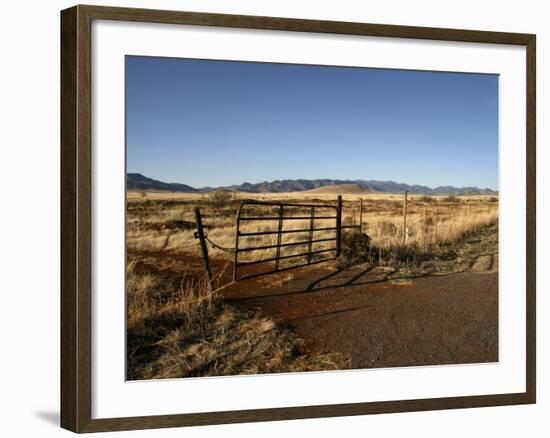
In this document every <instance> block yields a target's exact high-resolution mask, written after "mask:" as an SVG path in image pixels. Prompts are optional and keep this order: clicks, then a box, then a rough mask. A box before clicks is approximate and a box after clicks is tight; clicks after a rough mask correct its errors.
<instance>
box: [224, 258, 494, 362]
mask: <svg viewBox="0 0 550 438" xmlns="http://www.w3.org/2000/svg"><path fill="white" fill-rule="evenodd" d="M303 271H305V270H303ZM303 271H301V272H296V273H294V274H282V273H281V274H279V275H278V277H280V278H279V281H280V283H279V284H274V283H273V282H272V281H270V282H264V283H263V285H261V284H260V282H253V283H252V282H250V283H249V284H248V287H244V286H245V285H244V284H241V285H238V287H233V288H232V287H229V288H227V289H226V290H225V291H224V296H225V298H226V299H227V300H229V301H231V302H232V303H234V304H237V305H239V306H245V307H248V308H259V309H261V310H262V312H264V313H265V314H268V315H271V316H273V317H275V318H277V319H280V320H282V321H286V322H287V323H289V324H290V325H291V326H292V328H293V329H294V330H295V331H296V333H297V334H298V336H299V337H301V338H302V339H304V340H305V341H306V348H307V349H308V350H310V351H312V352H339V353H342V354H343V355H345V356H346V357H348V358H349V359H350V360H351V367H352V368H372V367H389V366H408V365H426V364H447V363H473V362H492V361H497V360H498V275H497V274H495V273H464V274H450V275H448V276H435V277H424V278H416V279H407V278H400V279H397V280H387V279H386V276H387V274H388V271H387V270H385V269H381V268H376V269H373V270H369V268H368V267H354V268H351V269H347V270H344V271H335V270H330V269H317V270H315V273H312V272H311V269H310V271H309V272H303ZM290 275H293V276H292V278H290ZM243 283H244V282H243ZM282 290H284V292H282Z"/></svg>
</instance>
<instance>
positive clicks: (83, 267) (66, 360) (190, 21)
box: [61, 6, 536, 432]
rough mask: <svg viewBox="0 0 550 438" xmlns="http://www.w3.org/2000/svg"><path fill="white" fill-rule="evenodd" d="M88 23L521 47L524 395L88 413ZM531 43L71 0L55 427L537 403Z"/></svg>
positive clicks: (513, 36) (64, 41)
mask: <svg viewBox="0 0 550 438" xmlns="http://www.w3.org/2000/svg"><path fill="white" fill-rule="evenodd" d="M93 20H118V21H134V22H136V21H137V22H149V23H169V24H186V25H197V26H219V27H229V28H246V29H268V30H284V31H295V32H315V33H328V34H348V35H363V36H379V37H391V38H414V39H426V40H442V41H461V42H477V43H492V44H509V45H520V46H525V47H526V54H527V56H526V58H527V63H526V78H527V87H526V90H525V93H526V94H525V96H526V108H527V113H526V120H527V126H526V145H527V181H526V183H527V193H526V199H527V211H526V219H527V236H526V238H527V245H526V256H527V264H526V274H527V275H526V277H527V284H526V293H527V295H526V309H527V318H526V335H527V339H526V365H527V368H526V391H525V392H522V393H510V394H495V395H481V396H462V397H446V398H430V399H417V400H396V401H384V402H367V403H350V404H337V405H324V406H302V407H289V408H275V409H257V410H256V409H255V410H244V411H225V412H207V413H197V414H178V415H160V416H141V417H128V418H105V419H104V418H101V419H92V360H91V359H92V358H91V351H92V288H91V281H92V278H91V263H92V257H91V247H92V235H91V228H92V211H91V208H92V207H91V199H92V197H91V195H92V184H91V181H92V161H91V160H92V157H91V98H92V94H91V71H92V65H91V62H92V61H91V41H92V36H91V24H92V21H93ZM535 47H536V37H535V35H531V34H519V33H502V32H487V31H474V30H456V29H439V28H425V27H410V26H394V25H381V24H364V23H351V22H332V21H317V20H302V19H289V18H275V17H257V16H239V15H224V14H209V13H195V12H174V11H161V10H145V9H127V8H111V7H99V6H75V7H72V8H70V9H66V10H64V11H62V12H61V426H62V427H63V428H66V429H69V430H71V431H74V432H98V431H112V430H127V429H146V428H160V427H175V426H192V425H206V424H222V423H239V422H252V421H272V420H288V419H302V418H317V417H329V416H349V415H364V414H376V413H389V412H408V411H424V410H436V409H456V408H470V407H482V406H498V405H515V404H529V403H535V400H536V338H535V336H536V333H535V328H536V320H535V310H536V290H535V269H536V267H535V265H536V259H535V257H536V255H535V225H536V224H535V217H536V205H535V198H536V192H535V190H536V188H535V181H536V174H535V171H536V170H535V160H536V157H535V134H536V127H535V106H536V103H535V90H536V88H535V86H536V80H535V56H536V55H535Z"/></svg>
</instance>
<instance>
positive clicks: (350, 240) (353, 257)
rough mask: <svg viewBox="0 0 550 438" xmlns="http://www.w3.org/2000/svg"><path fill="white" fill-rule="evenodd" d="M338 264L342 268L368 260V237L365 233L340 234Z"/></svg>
mask: <svg viewBox="0 0 550 438" xmlns="http://www.w3.org/2000/svg"><path fill="white" fill-rule="evenodd" d="M341 248H342V249H341V252H340V258H339V262H340V265H341V266H342V267H345V266H352V265H358V264H360V263H364V262H366V261H368V260H369V254H370V237H369V236H368V235H367V234H365V233H359V232H352V233H345V234H342V247H341Z"/></svg>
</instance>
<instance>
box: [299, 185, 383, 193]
mask: <svg viewBox="0 0 550 438" xmlns="http://www.w3.org/2000/svg"><path fill="white" fill-rule="evenodd" d="M305 191H306V192H307V193H319V194H321V193H334V194H339V193H347V194H352V193H353V194H367V193H372V191H371V190H369V189H364V188H363V187H361V186H360V185H359V184H334V185H327V186H322V187H317V188H316V189H311V190H305Z"/></svg>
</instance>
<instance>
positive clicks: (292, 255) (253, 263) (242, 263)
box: [239, 248, 336, 266]
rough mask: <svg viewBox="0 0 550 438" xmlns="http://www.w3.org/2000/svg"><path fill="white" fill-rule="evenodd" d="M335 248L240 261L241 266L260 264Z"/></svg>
mask: <svg viewBox="0 0 550 438" xmlns="http://www.w3.org/2000/svg"><path fill="white" fill-rule="evenodd" d="M335 250H336V248H329V249H320V250H318V251H312V252H311V253H308V252H304V253H301V254H291V255H286V256H279V257H273V258H270V259H262V260H254V261H252V262H240V263H239V266H250V265H258V264H260V263H267V262H276V261H277V260H284V259H291V258H294V257H305V256H307V255H309V254H321V253H323V252H330V251H335Z"/></svg>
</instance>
